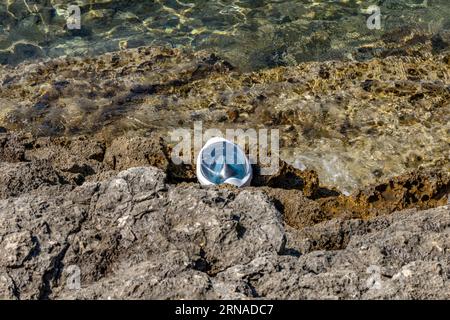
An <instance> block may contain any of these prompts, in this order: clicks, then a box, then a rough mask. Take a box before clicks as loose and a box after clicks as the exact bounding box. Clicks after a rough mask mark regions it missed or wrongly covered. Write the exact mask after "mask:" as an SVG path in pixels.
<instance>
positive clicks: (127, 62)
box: [0, 30, 450, 299]
mask: <svg viewBox="0 0 450 320" xmlns="http://www.w3.org/2000/svg"><path fill="white" fill-rule="evenodd" d="M449 43H450V38H449V35H448V34H442V35H439V37H438V38H437V37H436V36H433V37H430V36H429V35H427V34H423V33H414V32H413V31H408V30H403V31H402V32H396V33H395V32H393V33H392V34H386V35H384V37H383V38H382V40H380V43H379V44H378V45H379V46H378V45H374V46H373V47H364V48H359V49H358V50H357V52H355V55H354V56H355V57H356V58H354V59H353V60H349V61H329V62H308V63H302V64H299V65H297V66H293V67H287V66H285V67H276V68H271V69H266V70H261V71H255V72H251V73H243V72H240V71H239V70H236V69H235V68H234V67H233V66H232V65H231V64H230V63H228V62H227V61H225V60H224V59H221V58H220V57H218V56H217V55H215V54H212V53H207V52H202V51H201V52H189V51H184V50H178V49H173V48H156V47H151V48H150V47H142V48H138V49H129V50H123V51H120V52H114V53H108V54H104V55H100V56H98V57H95V58H70V57H62V58H56V59H52V60H45V61H38V62H32V63H23V64H20V65H18V66H14V67H12V66H0V126H1V127H0V167H1V170H0V298H3V299H64V298H71V299H72V298H77V299H91V298H105V299H106V298H121V299H122V298H123V299H135V298H136V299H144V298H154V299H175V298H186V299H192V298H199V299H222V298H228V299H234V298H237V299H252V298H274V299H314V298H326V299H391V298H392V299H401V298H405V299H428V298H430V299H437V298H439V299H449V298H450V269H449V265H450V261H449V260H450V237H449V230H450V208H449V193H450V148H449V145H450V140H449V137H450V127H449V126H450V118H449V115H450V85H449V83H450V52H449V49H448V48H449ZM381 48H382V49H381ZM358 53H359V56H358ZM368 53H370V54H369V56H370V57H371V59H370V60H369V59H365V58H364V57H365V54H368ZM194 121H201V122H202V123H203V126H204V128H205V129H207V128H212V127H214V128H218V129H220V130H222V129H224V128H254V129H260V128H269V129H270V128H276V129H279V130H280V151H281V160H280V170H279V171H278V172H277V173H276V174H274V175H272V176H260V175H258V167H257V166H255V168H254V169H255V173H256V174H255V177H254V179H253V181H252V186H250V187H248V188H243V189H236V188H233V187H230V186H219V187H208V188H205V187H201V186H200V185H199V184H198V183H197V182H196V177H195V172H194V170H193V168H192V166H191V165H188V164H184V165H175V164H174V163H173V162H172V161H171V156H170V155H171V150H172V148H173V142H172V141H170V139H169V138H168V137H170V131H171V130H173V129H177V128H185V127H186V128H190V126H191V125H192V123H193V122H194ZM297 160H300V161H297Z"/></svg>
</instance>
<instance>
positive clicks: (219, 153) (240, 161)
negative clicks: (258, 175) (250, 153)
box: [200, 141, 247, 184]
mask: <svg viewBox="0 0 450 320" xmlns="http://www.w3.org/2000/svg"><path fill="white" fill-rule="evenodd" d="M200 168H201V173H202V174H203V176H204V177H205V178H206V179H208V181H210V182H212V183H214V184H221V183H224V182H225V181H226V180H227V179H229V178H232V177H233V178H236V179H243V178H245V176H246V175H247V170H246V157H245V154H244V153H243V152H242V150H241V149H240V148H238V146H237V145H235V144H232V143H228V142H225V141H221V142H216V143H213V144H211V145H209V146H208V147H207V148H205V149H204V150H203V152H202V155H201V166H200Z"/></svg>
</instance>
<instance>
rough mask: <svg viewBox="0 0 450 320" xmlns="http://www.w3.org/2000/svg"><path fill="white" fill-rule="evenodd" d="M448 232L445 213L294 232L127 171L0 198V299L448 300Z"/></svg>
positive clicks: (254, 193) (245, 195)
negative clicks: (99, 178) (106, 177)
mask: <svg viewBox="0 0 450 320" xmlns="http://www.w3.org/2000/svg"><path fill="white" fill-rule="evenodd" d="M449 231H450V210H449V208H448V207H440V208H436V209H431V210H427V211H416V210H409V211H403V212H397V213H394V214H392V215H386V216H381V217H377V218H374V219H370V220H357V219H353V220H345V219H332V220H329V221H326V222H322V223H319V224H316V225H313V226H311V227H307V228H304V229H301V230H297V229H293V228H290V227H287V226H285V224H284V223H283V216H282V214H281V213H280V212H279V211H278V210H277V209H276V207H275V206H274V204H273V203H272V202H271V201H270V200H269V198H268V197H267V196H266V194H265V193H263V192H261V191H259V190H258V189H255V188H252V189H248V190H241V191H239V192H238V190H234V189H224V188H214V187H210V188H203V187H200V186H198V185H194V184H179V185H171V184H168V183H167V179H166V175H165V173H164V172H163V171H161V170H160V169H157V168H154V167H138V168H131V169H128V170H126V171H122V172H120V173H118V174H116V175H114V176H113V177H111V178H109V179H106V180H103V181H92V182H86V183H84V184H83V185H81V186H78V187H76V188H61V186H53V185H51V184H50V185H48V186H46V187H45V188H37V189H36V188H30V189H29V190H28V191H27V192H22V193H19V194H18V195H17V196H16V197H8V198H7V199H3V200H0V298H5V299H19V298H20V299H47V298H49V299H73V298H77V299H93V298H105V299H107V298H112V299H148V298H153V299H192V298H194V299H224V298H225V299H248V298H255V297H264V298H274V299H315V298H321V299H322V298H326V299H344V298H345V299H366V298H367V299H386V298H390V299H400V298H402V299H424V298H433V299H434V298H449V297H450V281H449V274H450V272H449V263H448V262H449V252H450V237H449ZM338 244H339V245H338Z"/></svg>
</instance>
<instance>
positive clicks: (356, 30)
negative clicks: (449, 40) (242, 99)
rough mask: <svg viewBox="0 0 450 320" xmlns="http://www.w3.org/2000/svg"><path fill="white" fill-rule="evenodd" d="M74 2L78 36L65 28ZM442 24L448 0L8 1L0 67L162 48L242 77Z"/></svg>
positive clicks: (0, 29)
mask: <svg viewBox="0 0 450 320" xmlns="http://www.w3.org/2000/svg"><path fill="white" fill-rule="evenodd" d="M74 3H77V4H78V5H79V7H80V9H81V29H80V30H68V29H67V27H66V22H67V15H68V13H67V11H66V9H67V5H68V4H74ZM370 5H378V6H379V8H380V13H381V20H380V21H381V29H380V30H377V29H372V30H371V29H369V28H368V27H367V20H368V18H369V17H370V14H367V13H366V12H364V10H365V9H367V8H368V7H369V6H370ZM449 17H450V3H449V1H448V0H378V1H377V0H372V1H357V0H344V1H331V0H328V1H320V0H300V1H299V0H297V1H293V0H275V1H274V0H272V1H267V0H195V1H185V0H183V1H182V0H165V1H163V0H155V1H145V0H144V1H137V0H136V1H129V0H79V1H66V0H7V1H2V2H1V3H0V63H3V64H5V63H9V64H15V63H19V62H21V61H23V60H26V59H33V58H37V57H42V56H45V57H56V56H61V55H82V56H86V55H97V54H99V53H103V52H106V51H115V50H119V49H120V48H125V47H129V48H131V47H137V46H143V45H169V46H173V47H179V46H182V47H186V46H188V47H192V48H194V49H208V50H214V51H217V52H218V53H219V54H220V55H221V56H223V57H225V58H227V59H228V60H230V61H231V62H232V63H233V64H234V65H236V66H239V67H240V68H241V69H243V70H249V69H259V68H264V67H270V66H274V65H294V64H296V63H298V62H301V61H311V60H325V59H342V58H352V54H353V51H354V49H355V48H357V47H360V46H362V45H365V44H369V43H373V42H375V41H377V40H378V39H379V38H380V37H381V36H382V35H383V34H384V33H385V32H389V31H390V30H394V29H395V28H397V27H399V26H407V27H408V28H418V29H422V30H429V31H431V32H433V33H436V32H439V31H441V30H449V29H450V20H449ZM357 58H370V55H369V56H367V57H365V56H364V57H357Z"/></svg>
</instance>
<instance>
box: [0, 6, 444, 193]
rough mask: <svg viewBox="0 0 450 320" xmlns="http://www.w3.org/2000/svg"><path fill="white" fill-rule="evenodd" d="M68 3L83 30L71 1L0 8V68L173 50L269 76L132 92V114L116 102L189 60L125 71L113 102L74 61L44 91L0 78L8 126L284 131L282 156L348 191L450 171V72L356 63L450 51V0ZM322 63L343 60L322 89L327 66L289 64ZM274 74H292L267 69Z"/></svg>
mask: <svg viewBox="0 0 450 320" xmlns="http://www.w3.org/2000/svg"><path fill="white" fill-rule="evenodd" d="M74 2H77V3H78V5H79V6H80V8H81V29H80V30H68V29H67V27H66V22H67V20H66V18H67V14H66V8H67V4H68V3H73V2H72V1H63V0H32V1H30V0H7V1H2V2H1V3H0V63H1V64H8V65H16V64H18V63H21V62H24V61H33V60H36V59H40V58H46V57H48V58H53V57H59V56H64V55H67V56H81V57H88V56H98V55H99V54H101V53H104V52H110V51H117V50H121V49H125V48H133V47H140V46H168V47H180V48H192V49H193V50H194V51H197V50H207V51H213V52H216V53H217V54H218V56H220V57H223V58H225V59H226V60H227V61H230V62H231V63H232V64H233V65H234V66H236V67H237V68H238V70H239V69H240V70H241V71H244V72H245V71H256V70H259V71H260V72H261V73H255V74H253V75H249V76H248V78H247V75H245V74H244V75H241V76H239V77H236V78H234V76H232V77H229V76H228V75H224V76H223V77H222V76H220V77H217V78H214V77H212V78H208V77H205V79H203V80H202V79H201V80H200V81H198V84H196V83H192V82H191V83H188V84H187V85H186V88H187V89H186V91H185V92H184V91H178V88H177V87H176V86H173V87H171V86H170V85H169V86H168V90H167V92H164V90H162V92H158V93H157V94H150V95H149V96H145V94H144V95H139V94H137V95H135V96H133V99H134V98H136V100H134V101H133V102H132V103H128V102H127V103H125V106H124V105H123V104H122V103H116V102H118V101H123V99H121V96H123V95H126V94H127V93H129V92H130V89H132V88H133V86H134V85H137V84H142V85H144V86H145V85H149V84H153V82H155V83H158V82H160V81H161V82H162V83H164V81H166V82H167V81H168V80H167V78H170V75H171V74H172V73H173V74H177V75H178V76H180V77H181V76H182V75H183V72H184V71H185V69H186V70H187V71H189V69H190V68H191V67H192V65H193V64H191V63H190V61H188V60H185V59H184V58H180V59H181V60H180V61H181V63H179V61H178V60H176V59H178V58H174V60H171V59H168V61H169V62H167V63H166V62H164V61H163V62H161V65H159V64H158V62H157V63H156V65H157V69H151V68H150V69H151V70H150V71H149V72H148V73H145V77H144V78H142V77H141V76H140V73H139V72H138V71H139V70H138V69H133V68H131V69H132V70H134V71H130V73H129V74H128V75H127V76H126V77H124V78H126V79H125V80H124V83H121V84H120V85H118V86H117V90H116V91H114V90H112V93H111V94H110V92H109V91H111V90H109V89H108V88H107V87H105V86H108V81H110V80H111V79H109V80H108V79H106V78H107V77H105V79H99V80H98V82H99V83H98V87H97V78H98V76H97V75H96V74H95V72H91V71H92V70H90V68H89V67H86V65H84V66H81V65H80V68H84V70H82V71H83V72H82V73H79V72H78V71H79V70H77V71H76V72H73V70H72V69H71V67H70V65H69V66H65V68H66V70H65V72H66V74H52V75H46V76H42V75H39V76H38V78H39V77H41V78H40V80H39V81H40V82H39V81H38V82H36V81H35V80H34V79H33V77H34V76H35V75H31V74H32V73H33V70H27V69H26V68H25V70H27V71H26V72H28V73H29V74H30V75H31V76H30V77H29V79H28V80H29V81H28V80H27V81H28V82H27V81H24V82H23V83H22V84H18V87H20V86H22V88H21V89H24V88H23V84H25V86H29V87H27V88H25V89H24V90H23V91H22V92H21V93H18V92H19V91H20V90H16V89H14V85H15V84H14V81H19V80H17V79H13V78H8V77H7V76H6V75H2V74H0V78H2V79H4V81H5V83H6V84H7V86H9V87H8V90H9V91H8V90H6V86H5V85H4V86H3V89H4V90H3V93H2V92H1V91H0V120H1V121H0V125H4V126H6V127H10V128H13V129H22V128H24V129H26V130H30V131H32V132H37V133H38V134H41V135H64V134H78V133H92V132H95V131H96V130H97V128H99V127H100V128H101V127H102V126H103V129H104V128H107V130H109V131H110V132H123V131H126V130H141V129H144V130H146V129H149V128H150V129H152V130H153V129H154V130H161V131H162V130H166V129H167V128H172V129H176V128H177V125H178V124H179V123H182V125H181V124H180V126H183V127H190V126H191V124H192V122H193V121H194V120H202V121H204V123H205V127H216V126H218V127H220V128H233V127H240V128H244V129H245V128H279V129H280V133H281V140H282V143H281V147H282V150H281V154H282V157H283V158H284V159H285V160H288V161H289V162H291V163H293V164H294V165H296V166H297V167H299V168H303V167H305V166H306V167H308V168H313V169H316V170H317V171H318V173H319V175H320V178H321V181H322V182H323V183H324V184H326V185H329V186H336V187H338V188H339V189H340V190H341V191H346V192H351V191H354V190H356V189H358V188H359V187H361V186H363V185H367V184H370V183H374V182H379V181H380V180H384V179H386V178H387V177H390V176H393V175H399V174H402V173H404V172H405V171H408V170H411V169H415V168H418V167H432V166H435V167H440V168H443V169H444V170H450V147H449V145H450V140H449V139H450V134H449V132H450V127H449V126H450V118H449V116H450V98H449V92H450V73H449V68H448V65H447V66H446V65H445V63H443V62H442V61H441V60H440V61H439V66H438V67H437V68H436V70H432V69H433V66H434V63H433V61H428V62H427V65H425V64H424V62H423V63H422V62H421V63H422V64H423V65H417V64H415V62H414V59H413V58H412V57H411V61H409V60H408V59H409V58H410V57H408V59H406V60H405V61H399V60H393V61H394V62H389V61H388V60H386V61H384V60H382V62H381V64H380V63H378V62H375V63H373V64H372V63H369V64H368V65H361V66H359V65H358V64H352V63H353V62H352V61H355V60H356V61H366V62H367V61H370V58H372V57H373V56H377V57H384V55H382V54H381V55H377V54H378V53H380V52H382V51H383V49H384V48H383V45H386V44H387V43H388V44H389V43H391V44H392V43H394V44H395V43H396V42H399V43H400V42H401V43H402V44H405V43H406V44H408V43H409V42H414V41H417V43H418V44H419V47H418V48H419V49H418V50H421V49H420V45H422V44H424V46H426V44H425V43H428V44H429V43H430V41H428V40H429V39H434V40H433V41H431V46H430V47H431V49H430V50H431V51H432V52H433V53H439V52H444V51H445V50H448V45H449V43H450V41H448V39H450V37H449V34H450V33H449V32H450V19H449V17H450V1H448V0H428V1H424V0H399V1H394V0H384V1H383V0H379V1H375V0H374V1H355V0H347V1H318V0H316V1H310V0H301V1H292V0H291V1H287V0H277V1H263V0H240V1H238V0H234V1H230V0H222V1H218V0H214V1H211V0H210V1H207V0H202V1H200V0H197V1H179V0H168V1H129V0H128V1H126V0H113V1H107V0H91V1H88V0H79V1H74ZM370 5H378V6H379V8H380V12H381V20H380V21H381V26H380V27H381V29H379V30H378V29H371V28H369V27H368V25H367V20H368V18H369V17H370V14H367V13H365V12H364V10H365V9H366V8H368V7H369V6H370ZM411 30H413V32H412V33H411V32H410V31H411ZM416 31H417V32H416ZM412 34H416V35H418V36H417V37H416V38H414V36H411V35H412ZM423 34H426V36H423V37H422V35H423ZM435 35H437V37H434V36H435ZM440 35H443V38H441V37H440ZM444 35H445V36H444ZM427 39H428V40H427ZM443 39H444V40H443ZM427 41H428V42H427ZM413 44H414V43H413ZM367 48H370V49H367ZM434 51H436V52H434ZM392 52H393V53H394V54H393V55H394V56H401V55H403V51H402V50H399V51H398V52H396V51H395V50H394V51H392ZM392 52H391V53H392ZM416 53H417V52H416ZM428 53H429V52H428V51H427V52H426V53H425V54H424V56H425V58H426V57H427V54H428ZM389 55H390V54H389ZM418 55H419V56H420V52H418ZM125 57H128V56H126V55H125ZM422 58H423V57H422ZM125 59H127V58H125ZM130 59H131V58H130ZM328 60H340V61H345V63H344V64H343V65H338V66H337V67H336V68H334V67H330V70H329V72H330V73H332V77H331V78H330V79H328V80H327V79H317V81H316V79H315V78H321V77H322V76H324V75H323V74H322V72H321V70H322V69H323V68H324V70H326V69H327V68H328V67H327V65H326V64H325V63H321V64H320V65H319V64H318V65H315V64H307V65H305V66H301V67H300V69H296V67H293V66H298V65H299V63H301V62H310V61H328ZM425 61H426V59H425ZM392 63H394V64H395V65H393V64H392ZM138 64H139V63H138V61H136V64H135V65H138ZM275 66H288V67H289V68H286V69H283V71H277V70H275V69H270V68H271V67H275ZM291 67H292V68H291ZM114 68H115V67H113V70H115V69H114ZM158 68H159V69H158ZM100 69H101V67H100ZM118 69H120V68H118ZM49 70H50V71H49ZM51 70H52V69H51V67H49V68H48V69H46V71H45V72H53V73H55V72H54V71H51ZM55 70H56V69H55ZM60 70H61V68H60ZM261 70H262V71H261ZM264 70H267V74H265V73H264V72H266V71H264ZM108 72H110V70H107V72H106V73H105V74H109V73H108ZM112 72H114V71H112ZM132 72H135V73H132ZM83 73H85V74H86V75H83ZM325 73H326V72H325ZM252 77H253V79H254V80H255V81H253V80H252ZM17 78H19V77H17ZM112 78H113V79H114V81H116V80H117V79H115V78H114V77H112ZM118 78H119V80H120V77H118ZM292 79H294V81H291V80H292ZM66 80H68V82H67V83H65V82H66ZM45 81H48V83H44V84H43V83H41V82H45ZM112 82H113V80H111V83H112ZM119 82H120V81H119ZM316 82H317V83H316ZM0 83H1V82H0ZM36 84H38V85H39V86H36ZM66 86H67V87H66ZM172 89H173V90H172ZM15 90H16V91H15ZM121 90H122V91H121ZM6 91H8V92H6ZM114 95H116V96H114ZM41 97H46V98H45V99H44V100H45V101H44V100H42V99H41ZM260 97H262V98H261V99H259V98H260ZM25 98H26V99H28V100H27V101H25V100H26V99H25ZM43 101H44V102H43ZM230 114H231V116H230ZM234 114H236V116H234ZM224 117H225V119H227V120H226V121H225V122H224V123H221V124H219V123H218V121H217V119H223V118H224ZM234 118H236V119H234ZM103 129H99V130H103Z"/></svg>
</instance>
